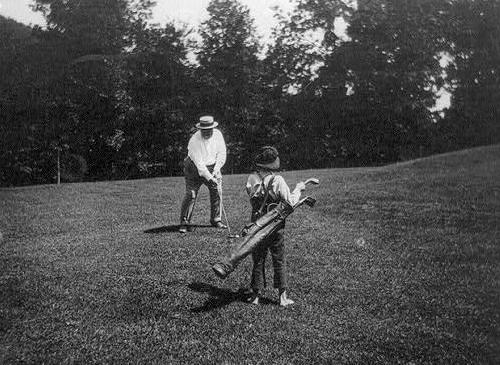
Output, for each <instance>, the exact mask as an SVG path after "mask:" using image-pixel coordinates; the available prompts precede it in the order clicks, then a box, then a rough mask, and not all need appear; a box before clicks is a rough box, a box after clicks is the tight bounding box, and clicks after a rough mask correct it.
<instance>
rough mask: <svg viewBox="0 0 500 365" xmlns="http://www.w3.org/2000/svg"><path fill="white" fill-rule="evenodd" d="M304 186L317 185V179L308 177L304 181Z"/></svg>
mask: <svg viewBox="0 0 500 365" xmlns="http://www.w3.org/2000/svg"><path fill="white" fill-rule="evenodd" d="M304 184H306V185H308V184H311V185H318V184H319V179H317V178H315V177H310V178H309V179H307V180H306V181H304Z"/></svg>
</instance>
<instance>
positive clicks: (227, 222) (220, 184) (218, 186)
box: [217, 178, 240, 238]
mask: <svg viewBox="0 0 500 365" xmlns="http://www.w3.org/2000/svg"><path fill="white" fill-rule="evenodd" d="M217 188H218V190H219V195H220V210H221V213H222V214H223V215H224V219H225V220H226V226H227V237H228V238H239V237H240V235H239V234H231V226H230V225H229V220H228V219H227V214H226V209H225V208H224V202H223V200H224V199H223V197H222V179H221V178H219V179H217Z"/></svg>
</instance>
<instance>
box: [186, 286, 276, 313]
mask: <svg viewBox="0 0 500 365" xmlns="http://www.w3.org/2000/svg"><path fill="white" fill-rule="evenodd" d="M188 288H189V289H191V290H194V291H196V292H198V293H206V294H208V295H209V296H210V297H209V298H208V299H207V300H206V302H205V303H204V304H203V305H202V306H200V307H194V308H191V312H193V313H202V312H209V311H211V310H214V309H218V308H222V307H225V306H226V305H229V304H231V303H234V302H243V303H248V299H249V297H250V296H249V295H248V294H247V293H245V292H244V291H243V290H238V291H232V290H229V289H223V288H218V287H216V286H213V285H210V284H206V283H200V282H195V283H191V284H189V285H188ZM260 304H276V303H275V302H273V301H272V300H269V299H266V298H261V300H260ZM249 305H250V304H249Z"/></svg>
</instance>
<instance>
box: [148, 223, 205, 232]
mask: <svg viewBox="0 0 500 365" xmlns="http://www.w3.org/2000/svg"><path fill="white" fill-rule="evenodd" d="M191 227H193V228H195V229H196V228H211V227H212V226H211V225H208V224H193V225H191ZM179 228H180V225H178V224H173V225H171V226H163V227H155V228H150V229H146V230H145V231H144V233H165V232H179Z"/></svg>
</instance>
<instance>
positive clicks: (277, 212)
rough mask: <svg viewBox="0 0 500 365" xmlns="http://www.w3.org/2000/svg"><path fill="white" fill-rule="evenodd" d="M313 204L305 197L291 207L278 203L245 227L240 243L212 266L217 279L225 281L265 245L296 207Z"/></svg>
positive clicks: (311, 200)
mask: <svg viewBox="0 0 500 365" xmlns="http://www.w3.org/2000/svg"><path fill="white" fill-rule="evenodd" d="M315 202H316V201H315V200H314V199H313V198H311V197H306V198H304V199H301V200H300V201H299V202H298V203H297V204H296V205H295V206H293V207H292V206H291V205H289V204H287V203H285V202H280V203H278V204H277V205H276V206H275V207H274V208H273V209H271V210H270V211H269V212H267V213H266V214H264V215H263V216H262V217H260V218H259V219H257V220H256V221H255V222H253V223H250V224H248V225H246V226H245V228H244V229H243V231H242V241H241V242H240V243H239V244H237V245H236V246H234V248H233V250H232V252H231V255H230V256H229V257H228V258H226V259H225V260H222V261H220V262H218V263H216V264H214V265H213V266H212V270H213V271H214V272H215V274H216V275H217V276H218V277H220V278H222V279H225V278H226V277H227V276H228V275H229V274H230V273H231V272H233V271H234V270H235V269H236V267H237V266H238V265H239V264H240V263H241V261H243V260H244V259H245V258H246V257H247V256H248V255H250V254H251V253H252V252H253V251H254V250H255V249H256V248H257V247H259V245H262V244H265V239H266V238H267V237H269V236H270V235H271V234H273V233H274V232H276V231H277V230H279V229H281V228H282V227H283V226H284V224H285V219H286V218H287V217H288V216H289V215H290V214H292V213H293V211H294V210H295V209H296V208H297V207H299V206H300V205H302V204H304V203H305V204H307V205H309V206H311V207H312V206H313V205H314V203H315Z"/></svg>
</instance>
